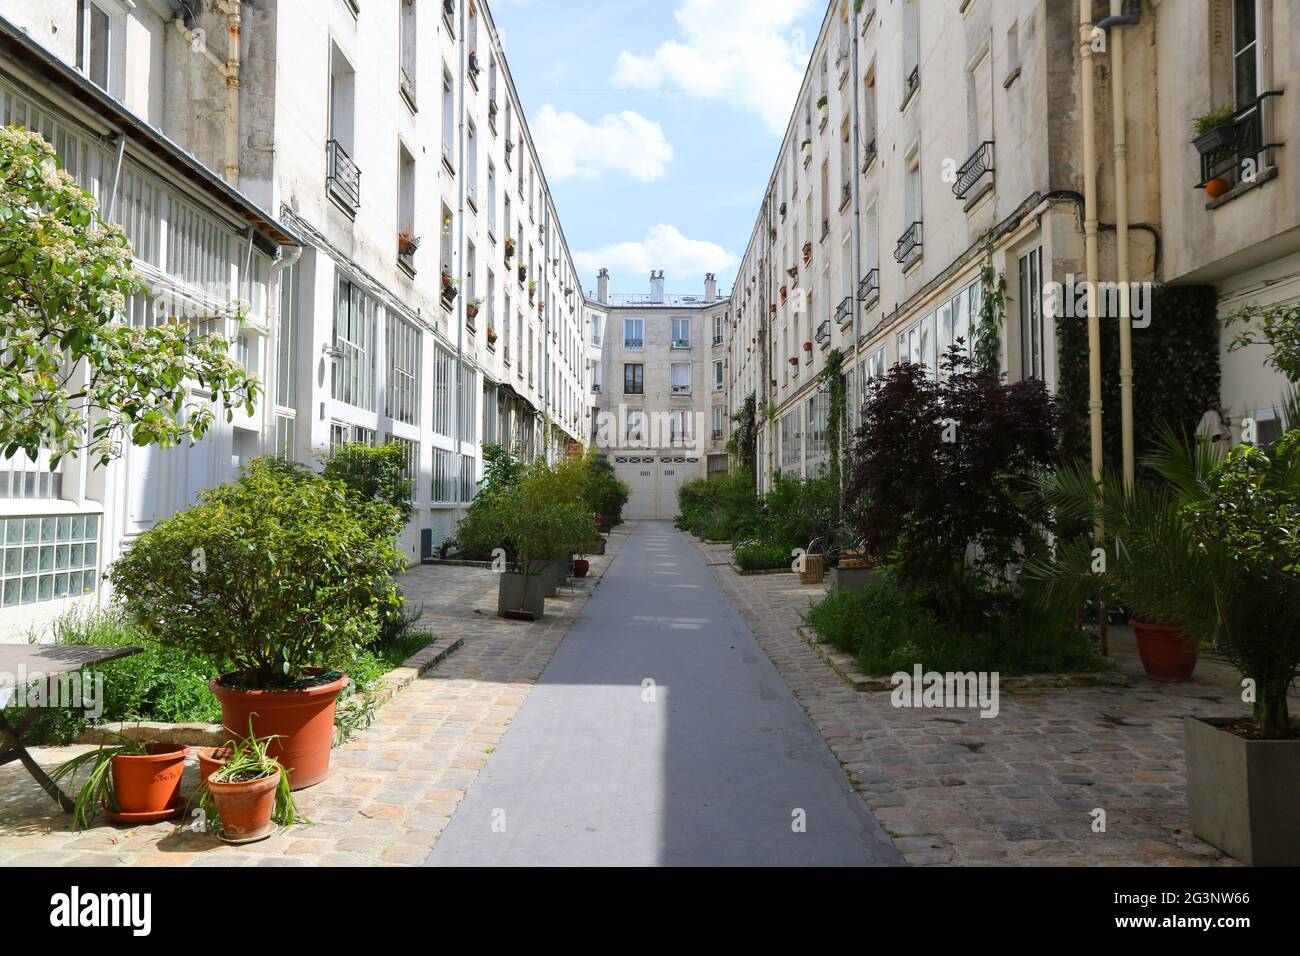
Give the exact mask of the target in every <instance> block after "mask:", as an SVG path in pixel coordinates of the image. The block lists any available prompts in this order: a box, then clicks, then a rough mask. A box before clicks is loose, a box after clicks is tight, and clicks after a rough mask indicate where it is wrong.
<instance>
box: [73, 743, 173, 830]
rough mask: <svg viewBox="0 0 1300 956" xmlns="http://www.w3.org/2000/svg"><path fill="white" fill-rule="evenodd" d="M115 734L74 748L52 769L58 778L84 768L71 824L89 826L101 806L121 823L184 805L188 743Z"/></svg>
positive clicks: (168, 814) (159, 817)
mask: <svg viewBox="0 0 1300 956" xmlns="http://www.w3.org/2000/svg"><path fill="white" fill-rule="evenodd" d="M114 736H115V738H116V740H117V743H114V744H103V745H101V746H99V747H97V748H95V749H94V750H88V751H86V752H85V753H82V754H78V755H77V756H75V757H73V758H72V759H71V760H68V761H66V762H64V763H62V764H60V765H59V766H58V767H56V768H55V769H54V770H53V772H51V774H50V779H51V780H53V781H54V782H55V783H56V784H59V783H61V782H62V781H64V780H69V779H72V778H75V777H76V776H77V775H78V774H80V773H82V772H87V771H88V772H87V776H86V779H85V780H84V781H83V782H82V784H81V787H80V788H79V789H78V791H77V797H76V800H75V802H74V806H73V809H72V826H73V829H77V830H84V829H86V828H87V827H89V826H90V821H91V820H92V819H93V818H94V816H95V814H96V813H97V812H98V811H99V808H100V807H105V808H107V810H108V815H109V816H110V817H112V818H113V819H114V820H118V821H119V822H123V823H132V822H136V823H145V822H150V821H156V820H165V819H166V818H167V817H171V816H175V815H176V814H177V813H179V812H180V811H181V810H182V809H184V804H183V803H182V802H181V801H180V799H179V797H180V787H181V776H182V775H183V774H184V772H185V755H186V754H188V753H189V748H188V747H186V746H185V745H183V744H164V743H157V742H154V741H140V740H131V739H130V738H127V737H123V736H120V735H114Z"/></svg>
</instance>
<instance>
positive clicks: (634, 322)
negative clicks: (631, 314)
mask: <svg viewBox="0 0 1300 956" xmlns="http://www.w3.org/2000/svg"><path fill="white" fill-rule="evenodd" d="M623 348H625V349H642V348H645V319H624V320H623Z"/></svg>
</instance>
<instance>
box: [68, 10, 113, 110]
mask: <svg viewBox="0 0 1300 956" xmlns="http://www.w3.org/2000/svg"><path fill="white" fill-rule="evenodd" d="M112 40H113V21H112V18H111V17H110V16H109V14H108V13H106V12H105V11H104V10H103V8H101V7H100V6H99V4H97V3H93V2H91V0H79V2H78V4H77V68H78V69H79V70H81V72H83V73H85V74H86V78H87V79H89V80H90V82H92V83H94V84H95V85H96V86H98V87H99V88H100V89H102V90H107V89H108V69H109V55H110V46H111V44H112Z"/></svg>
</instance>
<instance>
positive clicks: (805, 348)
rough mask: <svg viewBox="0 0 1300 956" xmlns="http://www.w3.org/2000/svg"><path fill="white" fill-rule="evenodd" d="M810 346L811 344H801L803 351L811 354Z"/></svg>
mask: <svg viewBox="0 0 1300 956" xmlns="http://www.w3.org/2000/svg"><path fill="white" fill-rule="evenodd" d="M812 345H813V344H812V343H811V342H805V343H804V344H803V350H804V351H805V352H811V351H812Z"/></svg>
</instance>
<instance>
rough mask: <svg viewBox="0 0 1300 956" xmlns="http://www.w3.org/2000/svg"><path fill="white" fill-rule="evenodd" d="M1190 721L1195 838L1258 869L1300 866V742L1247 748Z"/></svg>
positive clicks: (1213, 721)
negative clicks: (1299, 803) (1298, 804)
mask: <svg viewBox="0 0 1300 956" xmlns="http://www.w3.org/2000/svg"><path fill="white" fill-rule="evenodd" d="M1230 723H1233V721H1232V720H1231V719H1228V718H1205V719H1202V718H1199V717H1187V718H1184V720H1183V737H1184V746H1185V747H1186V750H1187V806H1188V809H1189V810H1190V812H1191V818H1192V832H1193V833H1195V834H1196V835H1197V836H1198V837H1200V838H1201V839H1202V840H1204V841H1205V842H1206V843H1210V844H1213V845H1214V846H1216V847H1218V848H1219V849H1220V850H1222V851H1223V852H1224V853H1227V854H1229V855H1230V856H1233V857H1236V858H1237V859H1238V860H1241V861H1242V862H1243V863H1249V864H1250V865H1252V866H1300V808H1298V807H1297V799H1298V797H1297V795H1298V794H1300V740H1246V739H1244V738H1242V737H1238V736H1237V735H1236V734H1230V733H1227V732H1226V731H1223V730H1220V729H1219V727H1221V726H1223V725H1224V724H1230Z"/></svg>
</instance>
